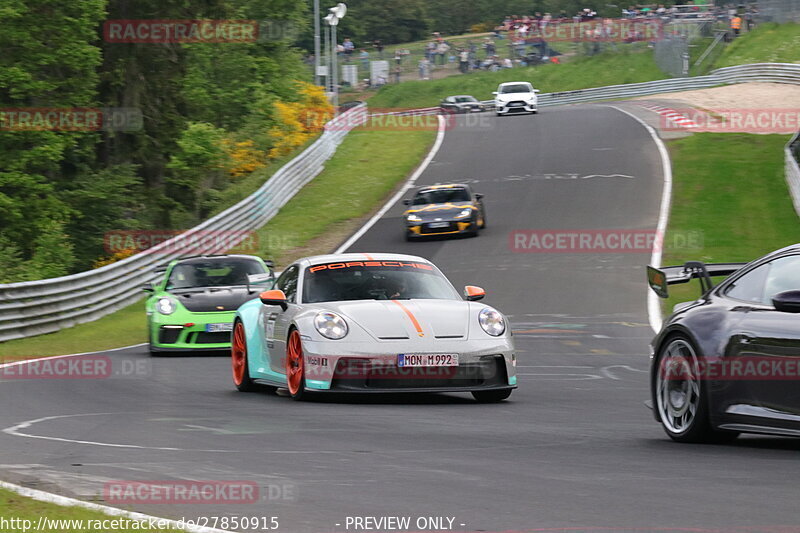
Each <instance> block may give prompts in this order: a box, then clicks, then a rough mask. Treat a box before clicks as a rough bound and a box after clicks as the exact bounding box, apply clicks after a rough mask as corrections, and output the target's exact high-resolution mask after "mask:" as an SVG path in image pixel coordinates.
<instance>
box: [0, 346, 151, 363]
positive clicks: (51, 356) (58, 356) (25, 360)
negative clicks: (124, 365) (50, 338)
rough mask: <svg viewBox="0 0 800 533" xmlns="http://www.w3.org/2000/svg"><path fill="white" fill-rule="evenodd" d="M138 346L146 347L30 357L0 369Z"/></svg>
mask: <svg viewBox="0 0 800 533" xmlns="http://www.w3.org/2000/svg"><path fill="white" fill-rule="evenodd" d="M139 346H147V343H146V342H142V343H140V344H131V345H130V346H123V347H121V348H111V349H108V350H98V351H96V352H83V353H70V354H66V355H44V356H42V357H32V358H30V359H20V360H19V361H14V362H12V363H3V364H0V368H8V367H12V366H19V365H25V364H28V363H30V362H31V361H41V360H42V359H64V358H65V357H78V356H81V355H94V354H98V353H99V354H102V353H107V352H118V351H120V350H127V349H128V348H137V347H139ZM2 360H3V356H1V355H0V361H2Z"/></svg>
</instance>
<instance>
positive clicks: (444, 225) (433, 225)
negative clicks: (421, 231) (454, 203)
mask: <svg viewBox="0 0 800 533" xmlns="http://www.w3.org/2000/svg"><path fill="white" fill-rule="evenodd" d="M428 227H429V228H449V227H450V223H449V222H431V223H430V224H428Z"/></svg>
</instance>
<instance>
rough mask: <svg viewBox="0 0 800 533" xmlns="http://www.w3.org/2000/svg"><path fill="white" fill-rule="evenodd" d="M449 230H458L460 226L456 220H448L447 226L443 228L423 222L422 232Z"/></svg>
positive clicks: (443, 231)
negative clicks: (432, 226)
mask: <svg viewBox="0 0 800 533" xmlns="http://www.w3.org/2000/svg"><path fill="white" fill-rule="evenodd" d="M447 231H458V226H457V225H456V223H455V222H448V223H447V226H444V227H441V228H431V227H430V226H429V225H428V224H423V225H422V228H421V229H420V233H423V234H425V233H445V232H447Z"/></svg>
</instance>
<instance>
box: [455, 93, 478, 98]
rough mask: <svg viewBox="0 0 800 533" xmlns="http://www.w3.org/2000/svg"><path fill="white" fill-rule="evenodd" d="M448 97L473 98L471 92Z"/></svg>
mask: <svg viewBox="0 0 800 533" xmlns="http://www.w3.org/2000/svg"><path fill="white" fill-rule="evenodd" d="M450 98H475V97H474V96H472V95H471V94H454V95H453V96H451V97H450Z"/></svg>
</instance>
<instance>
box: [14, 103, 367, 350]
mask: <svg viewBox="0 0 800 533" xmlns="http://www.w3.org/2000/svg"><path fill="white" fill-rule="evenodd" d="M366 113H367V109H366V105H364V104H361V105H359V106H357V107H354V108H352V109H350V110H348V111H347V112H346V113H343V114H342V115H340V116H339V117H337V118H336V119H334V120H332V121H331V122H329V123H328V124H327V125H326V127H325V131H324V132H323V133H322V135H320V137H319V139H317V141H316V142H314V143H313V144H312V145H311V146H309V147H308V148H306V149H305V150H304V151H303V152H302V153H301V154H300V155H298V156H297V157H295V158H294V159H292V160H291V161H290V162H289V163H287V164H286V165H284V166H283V167H281V168H280V170H278V171H277V172H276V173H275V174H274V175H273V176H272V177H270V178H269V179H268V180H267V181H266V182H265V183H264V184H263V185H262V186H261V187H260V188H259V189H258V190H257V191H256V192H255V193H253V194H252V195H250V196H249V197H247V198H245V199H244V200H242V201H241V202H239V203H238V204H236V205H234V206H233V207H230V208H228V209H226V210H225V211H223V212H221V213H219V214H218V215H216V216H214V217H213V218H210V219H209V220H207V221H205V222H203V223H202V224H200V225H199V226H197V227H195V228H192V229H191V230H188V231H186V232H184V233H182V234H180V235H178V236H177V237H175V238H173V239H170V240H169V241H166V242H163V243H161V244H159V245H157V246H155V247H153V248H150V249H149V250H147V251H146V252H142V253H139V254H136V255H133V256H131V257H128V258H126V259H123V260H122V261H118V262H116V263H112V264H110V265H106V266H104V267H101V268H98V269H96V270H90V271H86V272H81V273H79V274H74V275H71V276H63V277H60V278H52V279H43V280H38V281H29V282H23V283H9V284H0V341H5V340H10V339H16V338H21V337H31V336H34V335H40V334H42V333H50V332H53V331H58V330H60V329H62V328H66V327H70V326H73V325H75V324H80V323H82V322H89V321H91V320H95V319H97V318H100V317H102V316H105V315H107V314H110V313H112V312H114V311H116V310H117V309H120V308H122V307H125V306H126V305H129V304H131V303H132V302H134V301H136V300H137V299H138V298H141V296H142V290H141V287H142V285H143V284H145V283H147V282H150V281H153V280H154V279H155V277H156V273H155V267H156V266H158V265H160V264H162V263H165V262H167V261H170V260H172V259H174V258H177V257H182V256H185V255H191V254H192V253H196V251H195V252H191V251H190V250H193V249H195V248H194V240H193V237H194V238H197V236H198V235H203V234H204V233H205V234H207V233H208V232H237V231H247V230H254V229H257V228H259V227H261V226H263V225H264V223H266V222H267V221H268V220H269V219H271V218H272V217H273V216H275V214H276V213H277V212H278V210H279V209H280V208H281V207H283V205H284V204H286V202H288V201H289V200H290V199H291V198H292V196H294V195H295V193H297V191H299V190H300V189H301V188H302V187H303V186H304V185H305V184H307V183H308V182H309V181H311V180H312V179H313V178H314V177H315V176H316V175H317V174H319V173H320V172H321V171H322V169H323V165H324V164H325V162H326V161H327V160H328V159H329V158H330V157H331V156H332V155H333V153H334V152H335V151H336V148H337V146H338V145H339V143H341V142H342V140H343V139H344V137H345V136H346V135H347V133H348V132H349V131H350V130H351V129H352V128H353V127H354V126H356V125H358V124H359V123H360V122H361V121H363V120H364V118H365V117H366ZM229 244H230V241H229ZM195 250H196V249H195ZM203 251H204V252H205V253H213V252H215V251H216V252H220V251H223V250H213V249H204V250H203Z"/></svg>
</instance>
